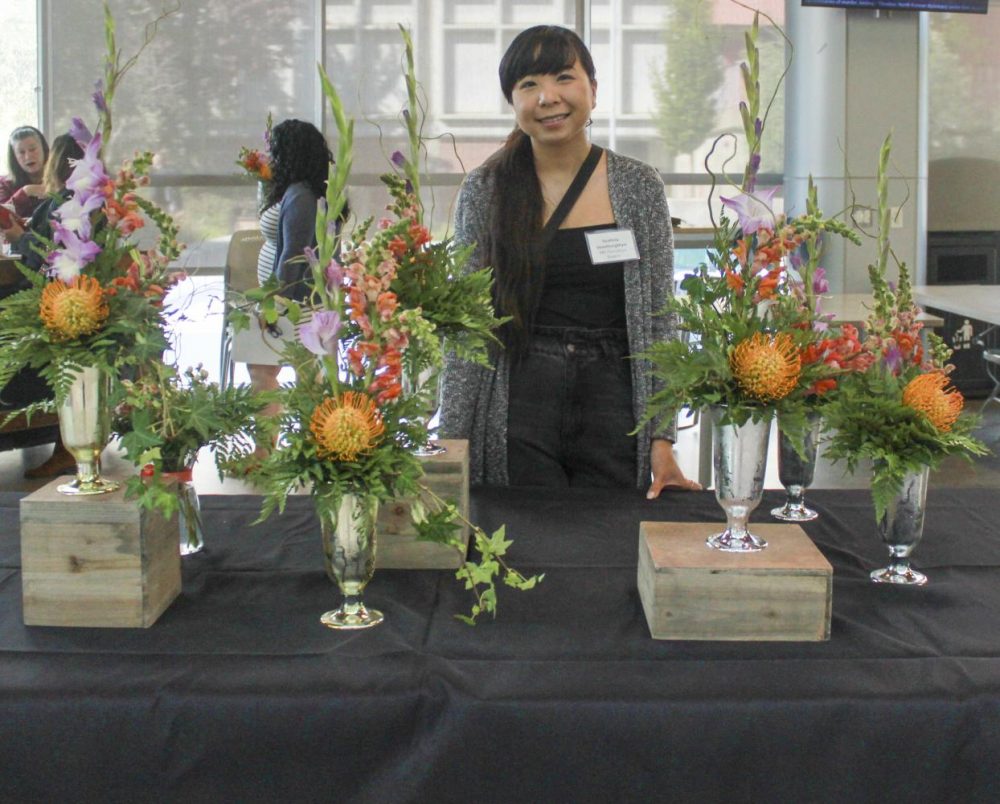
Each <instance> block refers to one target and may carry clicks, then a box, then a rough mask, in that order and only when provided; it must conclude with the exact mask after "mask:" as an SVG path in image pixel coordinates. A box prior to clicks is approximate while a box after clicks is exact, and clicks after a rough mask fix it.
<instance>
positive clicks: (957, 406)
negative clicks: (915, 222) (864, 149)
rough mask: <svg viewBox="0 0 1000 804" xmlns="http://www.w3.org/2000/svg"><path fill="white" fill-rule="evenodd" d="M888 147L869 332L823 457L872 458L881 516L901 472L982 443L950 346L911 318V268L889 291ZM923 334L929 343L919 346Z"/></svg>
mask: <svg viewBox="0 0 1000 804" xmlns="http://www.w3.org/2000/svg"><path fill="white" fill-rule="evenodd" d="M891 148H892V138H891V135H890V136H888V137H886V139H885V141H884V142H883V144H882V149H881V152H880V154H879V164H878V173H877V176H878V213H879V230H878V249H877V260H876V262H875V263H874V264H872V265H870V266H869V267H868V274H869V277H870V279H871V283H872V290H873V304H872V309H871V314H870V316H869V318H868V322H867V325H866V331H867V337H866V339H865V340H864V342H863V343H862V344H861V346H860V352H859V355H858V357H857V358H856V362H857V363H858V365H859V369H860V370H858V371H856V372H853V373H851V374H849V375H847V376H846V377H844V378H843V379H842V381H841V384H840V387H839V388H838V392H837V393H836V394H835V395H834V398H833V399H832V400H831V402H830V404H829V405H828V406H827V407H826V409H825V414H826V417H827V422H828V424H829V426H830V428H831V435H830V438H829V446H828V448H827V453H826V454H827V455H828V456H829V457H831V458H834V459H842V460H845V461H846V462H847V466H848V468H849V469H851V470H853V469H854V468H855V467H856V466H857V464H858V462H859V461H860V460H861V459H862V458H867V459H870V460H871V461H872V464H873V475H872V498H873V501H874V503H875V514H876V518H877V519H881V518H882V517H883V516H884V514H885V511H886V508H887V506H888V504H889V502H890V501H891V499H892V498H893V497H894V496H895V495H896V494H897V493H898V492H899V490H900V488H901V487H902V484H903V481H904V478H905V476H906V475H907V474H909V473H911V472H915V471H919V470H921V469H923V468H924V467H931V468H935V467H937V466H938V465H939V464H940V462H941V461H942V460H943V459H944V458H945V457H946V456H948V455H961V456H963V457H965V458H967V459H969V458H971V456H973V455H984V454H986V452H987V449H986V447H985V446H984V445H983V444H982V443H981V442H980V441H978V440H977V439H975V438H973V437H972V430H973V428H974V427H975V425H976V419H975V418H974V417H972V416H968V415H962V408H963V405H964V400H963V398H962V395H961V393H959V391H958V390H957V389H955V388H954V387H951V386H950V385H949V380H948V374H949V373H950V371H951V370H952V368H953V367H952V366H950V365H949V364H948V360H949V359H950V357H951V349H950V348H949V347H948V346H946V345H945V344H944V342H943V341H942V340H941V339H940V338H939V337H938V336H937V335H936V334H934V333H932V332H928V333H926V334H925V333H923V332H922V330H921V328H922V326H923V325H922V323H921V322H920V321H918V320H917V316H918V314H919V313H920V308H919V307H917V305H916V304H914V302H913V297H912V295H911V289H910V287H911V286H910V279H909V273H908V271H907V269H906V265H905V264H904V263H900V262H899V261H898V260H895V255H892V256H893V259H894V261H895V262H896V264H897V267H898V271H899V274H898V281H897V284H896V287H895V288H893V287H892V286H891V285H890V283H889V282H888V280H887V279H886V270H887V267H888V260H889V256H890V254H891V248H890V245H889V237H888V232H889V226H890V220H889V205H888V178H887V170H888V164H889V155H890V152H891ZM924 337H926V341H927V345H928V346H927V348H926V349H925V348H924Z"/></svg>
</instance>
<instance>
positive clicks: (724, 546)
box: [708, 406, 771, 553]
mask: <svg viewBox="0 0 1000 804" xmlns="http://www.w3.org/2000/svg"><path fill="white" fill-rule="evenodd" d="M725 413H726V408H724V407H721V406H715V407H712V408H711V409H710V414H711V416H712V466H713V468H714V470H715V499H716V500H718V501H719V505H721V506H722V510H723V511H725V512H726V529H725V530H724V531H722V533H716V534H715V535H714V536H709V538H708V545H709V547H714V548H715V549H716V550H725V551H727V552H733V553H749V552H756V551H758V550H763V549H764V548H765V547H767V542H766V541H765V540H764V539H761V538H760V537H758V536H755V535H754V534H752V533H751V532H750V530H749V526H748V524H747V523H748V521H749V519H750V514H751V512H752V511H753V510H754V509H755V508H756V507H757V506H758V505H760V500H761V497H762V496H763V495H764V472H765V471H766V469H767V442H768V438H769V437H770V435H771V420H770V418H768V419H766V420H764V421H759V422H754V421H752V420H750V421H747V422H746V423H745V424H741V425H735V424H722V418H723V416H724V415H725Z"/></svg>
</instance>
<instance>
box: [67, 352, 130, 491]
mask: <svg viewBox="0 0 1000 804" xmlns="http://www.w3.org/2000/svg"><path fill="white" fill-rule="evenodd" d="M110 395H111V377H109V376H108V374H107V373H105V372H104V371H103V370H102V369H100V368H98V367H96V366H88V367H87V368H84V369H80V371H78V372H76V375H75V377H74V379H73V384H72V385H71V386H70V388H69V393H67V394H66V398H65V399H64V400H63V402H62V404H61V405H60V406H59V408H58V410H57V413H58V415H59V435H60V436H61V437H62V442H63V445H64V446H65V447H66V449H67V450H69V453H70V454H71V455H72V456H73V459H74V460H75V461H76V478H75V479H74V480H73V481H71V482H70V483H63V484H62V485H60V486H58V487H57V488H58V491H59V492H60V493H62V494H76V495H86V494H107V493H108V492H109V491H114V490H115V489H117V488H118V486H119V485H120V484H119V483H116V482H115V481H113V480H106V479H104V478H103V477H101V453H102V452H103V451H104V447H105V446H107V443H108V437H109V436H110V434H111V407H110V402H109V398H110Z"/></svg>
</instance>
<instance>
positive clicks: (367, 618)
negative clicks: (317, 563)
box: [316, 494, 384, 630]
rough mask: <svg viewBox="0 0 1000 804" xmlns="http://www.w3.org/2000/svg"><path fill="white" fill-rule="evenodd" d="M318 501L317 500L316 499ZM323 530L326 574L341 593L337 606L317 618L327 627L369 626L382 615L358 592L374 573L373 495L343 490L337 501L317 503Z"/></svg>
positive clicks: (374, 511) (374, 502)
mask: <svg viewBox="0 0 1000 804" xmlns="http://www.w3.org/2000/svg"><path fill="white" fill-rule="evenodd" d="M318 502H319V501H318ZM316 512H317V514H318V515H319V520H320V527H321V529H322V533H323V556H324V559H325V563H326V574H327V575H328V576H329V577H330V580H331V581H333V582H334V583H336V584H337V588H338V589H340V592H341V594H342V595H343V596H344V600H343V602H342V603H341V604H340V608H338V609H334V610H333V611H328V612H327V613H326V614H324V615H323V616H322V617H320V621H321V622H322V623H323V624H324V625H326V626H329V627H330V628H338V629H347V630H350V629H359V628H371V627H372V626H374V625H378V624H379V623H380V622H382V620H383V619H384V617H383V615H382V612H380V611H376V610H375V609H369V608H367V607H366V606H365V604H364V603H363V602H362V600H361V593H362V592H363V591H364V588H365V586H367V585H368V582H369V581H370V580H371V579H372V575H374V574H375V519H376V517H377V516H378V500H377V499H376V498H375V497H370V496H365V495H359V494H345V495H344V496H343V497H342V498H341V500H340V505H338V506H337V507H336V508H334V507H333V506H332V505H325V504H323V503H321V502H320V503H319V504H318V505H317V506H316Z"/></svg>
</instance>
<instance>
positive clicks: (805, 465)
mask: <svg viewBox="0 0 1000 804" xmlns="http://www.w3.org/2000/svg"><path fill="white" fill-rule="evenodd" d="M806 421H807V427H806V432H805V443H804V444H803V445H802V454H801V455H800V454H799V453H798V451H797V450H796V449H795V444H794V443H793V442H792V440H791V439H790V438H788V437H787V436H786V434H785V432H784V430H782V429H781V417H780V416H779V417H778V479H779V480H780V481H781V485H782V486H784V487H785V504H784V505H782V506H780V507H778V508H772V509H771V516H773V517H774V518H775V519H780V520H782V521H783V522H811V521H812V520H814V519H816V517H818V516H819V514H817V513H816V512H815V511H813V510H812V509H811V508H807V507H806V504H805V500H804V497H805V493H806V489H807V488H809V486H811V485H812V482H813V475H814V474H815V472H816V451H817V445H818V444H819V431H820V428H821V426H822V424H823V417H822V415H821V414H819V413H816V412H815V411H812V412H810V413H808V414H807V415H806Z"/></svg>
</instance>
